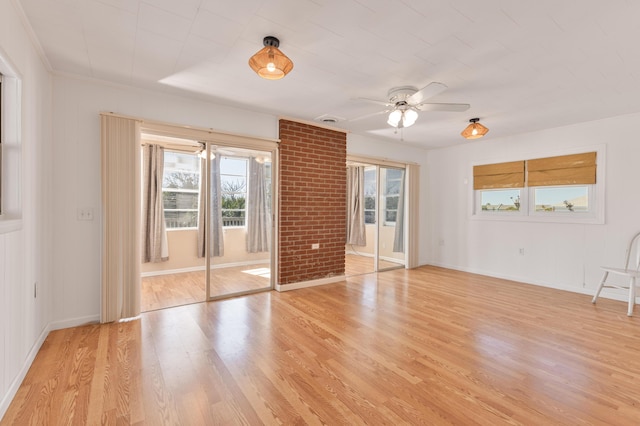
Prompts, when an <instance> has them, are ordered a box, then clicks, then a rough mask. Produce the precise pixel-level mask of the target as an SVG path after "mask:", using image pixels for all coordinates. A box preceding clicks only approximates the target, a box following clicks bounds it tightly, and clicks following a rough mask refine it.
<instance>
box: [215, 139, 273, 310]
mask: <svg viewBox="0 0 640 426" xmlns="http://www.w3.org/2000/svg"><path fill="white" fill-rule="evenodd" d="M208 149H209V161H208V165H209V167H208V170H207V175H208V178H207V195H208V197H207V198H208V200H207V206H208V212H207V218H208V223H207V224H206V225H205V229H206V230H207V232H206V235H207V240H208V245H207V246H208V252H209V253H208V271H209V273H208V286H207V287H208V298H209V299H219V298H223V297H229V296H234V295H241V294H247V293H253V292H256V291H262V290H267V289H271V288H272V280H271V261H272V256H271V240H272V238H271V233H272V222H271V220H272V182H273V179H272V162H271V159H272V155H271V152H265V151H255V150H247V149H240V148H230V147H221V146H213V145H210V146H209V147H208Z"/></svg>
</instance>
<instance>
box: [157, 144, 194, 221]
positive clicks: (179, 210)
mask: <svg viewBox="0 0 640 426" xmlns="http://www.w3.org/2000/svg"><path fill="white" fill-rule="evenodd" d="M164 151H165V152H164V155H165V156H166V155H167V153H172V154H178V155H192V156H195V157H196V158H198V159H199V157H198V155H197V154H195V153H194V154H191V153H188V152H183V151H178V150H173V149H166V148H165V150H164ZM197 163H198V170H197V171H195V172H191V171H186V170H179V169H172V168H167V167H166V157H165V167H164V169H163V171H162V173H163V176H162V200H163V206H162V207H163V211H164V213H165V227H166V229H167V231H182V230H190V229H197V228H198V207H199V205H200V199H199V194H200V185H202V170H200V161H197ZM167 170H174V171H178V172H184V173H193V174H196V175H197V176H198V188H197V189H183V188H167V187H165V186H164V180H165V177H164V174H165V173H166V172H167ZM165 192H176V193H177V192H181V193H188V194H194V193H195V194H196V195H197V196H198V202H197V205H196V208H195V209H167V208H164V194H165ZM193 211H195V212H196V225H195V226H185V227H169V226H168V224H167V218H166V216H167V215H166V212H193Z"/></svg>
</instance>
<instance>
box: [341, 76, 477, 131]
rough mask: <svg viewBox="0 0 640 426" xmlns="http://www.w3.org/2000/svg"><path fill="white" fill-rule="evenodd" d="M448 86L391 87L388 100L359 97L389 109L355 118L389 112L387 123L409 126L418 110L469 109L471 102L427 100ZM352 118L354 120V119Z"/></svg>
mask: <svg viewBox="0 0 640 426" xmlns="http://www.w3.org/2000/svg"><path fill="white" fill-rule="evenodd" d="M446 88H447V86H446V85H444V84H442V83H437V82H433V83H429V84H428V85H426V86H425V87H423V88H422V89H420V90H418V89H417V88H415V87H413V86H400V87H393V88H391V89H389V92H388V93H387V96H388V98H389V100H388V101H380V100H377V99H368V98H358V99H360V100H363V101H367V102H373V103H376V104H379V105H384V106H386V107H387V109H385V110H383V111H379V112H376V113H373V114H368V115H366V116H363V117H358V118H356V119H354V120H361V119H363V118H367V117H370V116H373V115H378V114H386V113H389V117H388V120H387V124H389V125H390V126H392V127H396V128H399V129H401V128H403V127H409V126H411V125H413V124H414V123H415V122H416V120H417V119H418V111H452V112H463V111H466V110H468V109H469V107H470V105H469V104H450V103H430V102H424V101H425V100H427V99H429V98H431V97H433V96H436V95H437V94H439V93H442V92H443V91H444V90H445V89H446ZM354 120H352V121H354Z"/></svg>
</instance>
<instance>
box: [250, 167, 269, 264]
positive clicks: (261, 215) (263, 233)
mask: <svg viewBox="0 0 640 426" xmlns="http://www.w3.org/2000/svg"><path fill="white" fill-rule="evenodd" d="M248 191H249V193H248V194H247V252H249V253H259V252H265V251H267V252H268V251H269V248H270V244H269V241H270V238H269V237H270V232H271V212H270V208H269V204H268V199H267V198H268V197H267V180H266V178H265V167H264V164H262V163H259V162H258V161H256V159H255V157H251V158H250V159H249V188H248Z"/></svg>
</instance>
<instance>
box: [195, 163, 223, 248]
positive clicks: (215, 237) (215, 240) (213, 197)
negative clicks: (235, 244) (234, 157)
mask: <svg viewBox="0 0 640 426" xmlns="http://www.w3.org/2000/svg"><path fill="white" fill-rule="evenodd" d="M209 164H210V166H211V167H210V171H209V184H208V185H206V184H205V183H206V179H207V178H206V173H205V172H206V160H202V162H201V163H200V173H201V179H200V182H201V183H200V202H199V203H198V257H204V256H205V232H209V256H210V257H213V256H224V237H223V235H222V184H221V182H220V156H219V155H216V156H215V158H213V159H212V160H211V161H210V163H209ZM203 200H208V202H209V206H210V211H209V221H206V220H205V218H206V215H207V213H206V203H205V202H204V201H203Z"/></svg>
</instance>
